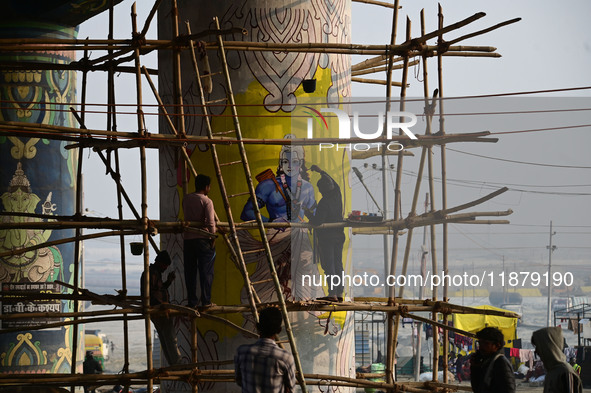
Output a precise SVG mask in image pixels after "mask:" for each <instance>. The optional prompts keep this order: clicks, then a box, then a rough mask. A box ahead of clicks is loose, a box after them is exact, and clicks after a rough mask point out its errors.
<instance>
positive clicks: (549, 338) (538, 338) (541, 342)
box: [531, 326, 583, 393]
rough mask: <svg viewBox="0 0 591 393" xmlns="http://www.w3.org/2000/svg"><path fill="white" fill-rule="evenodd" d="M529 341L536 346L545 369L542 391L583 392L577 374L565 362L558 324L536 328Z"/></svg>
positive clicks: (549, 392) (555, 392)
mask: <svg viewBox="0 0 591 393" xmlns="http://www.w3.org/2000/svg"><path fill="white" fill-rule="evenodd" d="M531 343H532V345H534V346H535V347H536V354H537V355H538V356H539V357H540V359H542V362H544V368H545V369H546V378H545V379H544V393H582V392H583V384H582V382H581V378H580V377H579V374H577V372H576V371H575V370H573V368H572V367H571V366H570V365H569V364H568V363H567V362H566V357H565V356H564V352H563V345H564V338H563V335H562V328H561V327H560V326H554V327H547V328H543V329H540V330H536V331H535V332H534V333H533V334H532V336H531Z"/></svg>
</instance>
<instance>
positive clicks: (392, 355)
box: [381, 0, 408, 383]
mask: <svg viewBox="0 0 591 393" xmlns="http://www.w3.org/2000/svg"><path fill="white" fill-rule="evenodd" d="M398 9H399V1H398V0H395V1H394V10H393V11H392V28H391V32H390V44H392V45H394V44H396V33H397V29H398ZM387 60H388V63H387V67H388V70H387V71H386V81H387V84H386V112H388V111H389V110H390V105H391V100H390V98H391V97H392V88H391V81H392V68H393V66H394V55H392V54H391V55H389V56H388V59H387ZM402 66H403V70H406V69H407V68H406V67H407V66H408V57H404V58H403V65H402ZM401 87H402V90H405V89H406V86H403V85H402V83H401ZM401 94H402V91H401ZM381 161H382V199H383V210H384V218H388V187H387V180H386V167H387V165H386V164H387V161H388V157H387V156H386V154H385V152H382V156H381ZM394 192H395V193H396V190H395V191H394ZM394 201H396V195H395V196H394ZM397 218H398V217H397V216H396V211H395V213H394V220H396V219H397ZM397 236H398V233H397V232H394V233H393V238H394V239H395V238H396V237H397ZM382 242H383V246H384V251H383V255H384V275H391V274H393V272H392V268H391V267H390V269H388V257H389V253H388V246H389V244H388V243H389V238H388V235H383V237H382ZM385 294H386V295H387V296H388V305H391V304H392V297H393V292H392V290H391V288H390V289H389V290H386V293H385ZM386 315H387V320H388V322H387V329H388V331H387V337H386V338H387V342H386V370H385V371H386V382H387V383H393V382H394V380H396V375H395V372H396V370H395V365H394V362H395V360H396V346H395V344H393V340H394V337H393V326H392V325H393V323H394V319H393V313H391V312H390V313H387V314H386Z"/></svg>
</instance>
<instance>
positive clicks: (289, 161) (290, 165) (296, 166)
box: [279, 151, 302, 176]
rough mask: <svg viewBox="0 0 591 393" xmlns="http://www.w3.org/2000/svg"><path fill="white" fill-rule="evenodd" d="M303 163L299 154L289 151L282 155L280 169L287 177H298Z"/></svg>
mask: <svg viewBox="0 0 591 393" xmlns="http://www.w3.org/2000/svg"><path fill="white" fill-rule="evenodd" d="M301 162H302V160H301V158H300V157H299V155H298V153H297V152H293V151H287V152H284V153H283V154H281V158H280V159H279V167H280V168H281V170H282V171H283V173H285V174H286V175H287V176H296V175H298V174H299V173H300V167H301Z"/></svg>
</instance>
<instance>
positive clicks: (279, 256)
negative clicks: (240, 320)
mask: <svg viewBox="0 0 591 393" xmlns="http://www.w3.org/2000/svg"><path fill="white" fill-rule="evenodd" d="M292 138H294V136H293V135H292V134H288V135H286V136H285V137H284V139H292ZM308 179H309V176H308V173H307V169H306V164H305V153H304V148H303V147H302V146H293V145H284V146H283V147H282V148H281V151H280V153H279V165H278V168H277V173H273V171H272V170H271V169H267V170H265V171H264V172H262V173H260V174H259V175H257V180H258V181H259V184H258V185H257V187H256V189H255V193H256V197H257V198H256V199H257V200H256V202H257V204H258V207H259V208H260V209H262V208H266V209H267V212H268V216H265V215H263V221H266V222H269V221H271V222H296V223H297V222H304V217H305V213H306V212H312V213H313V212H314V210H315V209H316V199H315V197H314V188H313V186H312V184H310V182H309V181H308ZM240 218H241V219H242V220H244V221H247V220H254V218H255V215H254V204H253V201H252V200H249V201H248V202H247V203H246V204H245V205H244V208H243V210H242V214H241V215H240ZM241 232H244V231H241ZM241 236H242V238H241V239H240V243H241V245H242V248H243V249H244V250H245V251H247V250H249V249H250V250H254V249H257V248H258V249H260V248H261V247H260V242H258V241H257V240H255V239H254V238H252V236H250V235H245V234H241ZM267 238H268V239H269V242H270V243H271V251H272V254H273V260H274V262H275V268H276V269H277V274H278V276H279V281H280V282H281V285H282V288H283V294H284V296H285V298H287V299H290V300H306V299H312V298H315V297H316V288H311V287H309V286H308V287H305V286H303V285H302V275H307V274H309V275H312V274H318V269H317V267H316V265H315V264H314V263H313V256H312V255H313V254H312V245H311V242H310V237H309V235H308V230H307V229H302V228H281V229H274V228H271V229H269V230H268V231H267ZM251 255H252V256H251ZM246 262H247V263H254V262H256V263H257V268H256V270H255V273H254V274H253V275H252V277H251V278H252V281H253V282H259V281H263V283H262V284H257V286H255V290H256V291H257V294H258V295H259V297H260V298H261V300H263V301H270V300H272V298H273V283H272V282H268V281H267V282H265V279H266V278H269V277H270V273H269V269H268V268H267V266H266V263H267V262H266V258H265V255H264V253H255V254H248V258H247V260H246Z"/></svg>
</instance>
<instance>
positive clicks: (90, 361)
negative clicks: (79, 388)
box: [82, 351, 103, 393]
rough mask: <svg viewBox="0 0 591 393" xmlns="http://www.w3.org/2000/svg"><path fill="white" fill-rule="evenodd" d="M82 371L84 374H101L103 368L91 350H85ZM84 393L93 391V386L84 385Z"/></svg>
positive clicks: (92, 392)
mask: <svg viewBox="0 0 591 393" xmlns="http://www.w3.org/2000/svg"><path fill="white" fill-rule="evenodd" d="M82 372H83V373H84V374H102V373H103V368H102V367H101V364H100V363H99V362H98V360H96V359H95V358H94V356H93V355H92V351H86V357H85V358H84V362H83V363H82ZM84 393H94V387H93V386H86V385H84Z"/></svg>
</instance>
